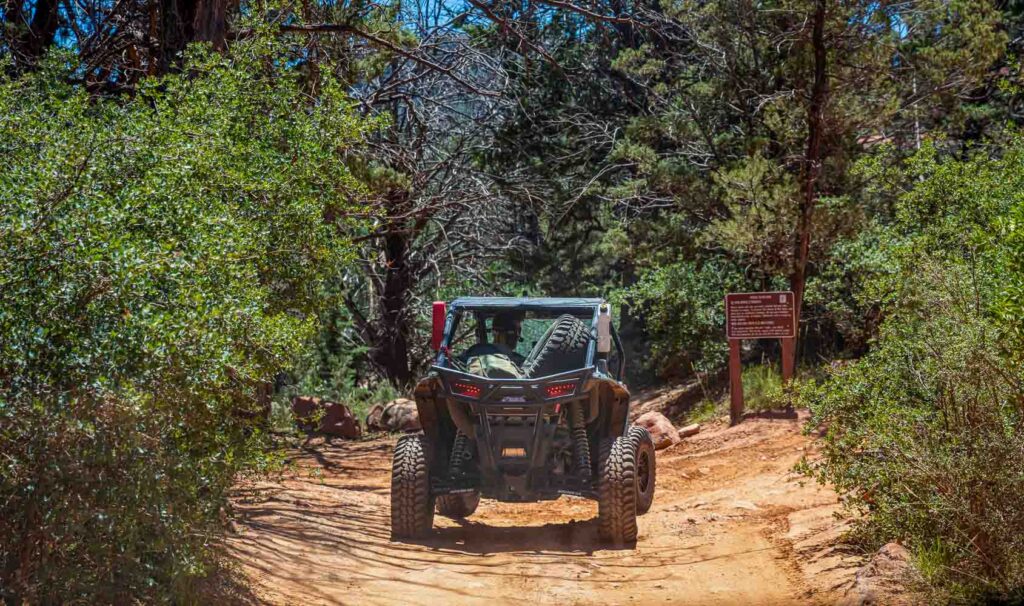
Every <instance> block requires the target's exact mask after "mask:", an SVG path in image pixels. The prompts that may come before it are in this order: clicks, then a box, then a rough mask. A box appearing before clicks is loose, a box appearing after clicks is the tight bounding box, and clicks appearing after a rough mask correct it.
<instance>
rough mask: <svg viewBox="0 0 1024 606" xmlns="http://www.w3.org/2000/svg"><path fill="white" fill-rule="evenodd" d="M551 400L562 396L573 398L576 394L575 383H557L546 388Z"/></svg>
mask: <svg viewBox="0 0 1024 606" xmlns="http://www.w3.org/2000/svg"><path fill="white" fill-rule="evenodd" d="M544 391H546V392H547V394H548V397H549V398H560V397H562V396H571V395H572V394H573V393H575V392H576V384H575V383H555V384H554V385H548V386H547V387H545V388H544Z"/></svg>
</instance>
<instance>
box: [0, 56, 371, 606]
mask: <svg viewBox="0 0 1024 606" xmlns="http://www.w3.org/2000/svg"><path fill="white" fill-rule="evenodd" d="M65 59H66V58H63V57H60V56H55V57H51V59H50V61H49V62H48V65H47V66H46V67H45V68H44V69H42V70H41V71H40V72H37V73H34V74H29V75H26V76H21V77H17V78H13V79H12V78H10V77H4V76H0V335H3V336H2V338H0V453H2V457H0V596H2V597H3V598H4V599H6V600H8V601H10V602H13V603H22V602H23V601H27V602H31V603H40V602H43V603H60V602H76V603H95V602H106V603H114V602H116V603H124V602H126V601H128V600H129V598H131V599H135V600H144V601H151V600H173V599H179V600H180V599H182V596H185V595H187V594H188V592H189V591H190V588H191V587H192V585H193V583H194V581H195V580H196V579H197V578H199V577H200V576H202V574H203V573H204V571H205V570H206V568H207V566H208V564H209V562H210V561H211V554H212V550H213V548H214V547H215V545H216V539H217V537H218V534H219V532H220V530H221V527H222V523H223V514H224V512H223V508H224V506H225V504H226V491H227V489H228V488H229V486H230V484H231V482H232V480H233V478H234V477H235V475H236V473H237V472H238V471H239V470H242V469H246V468H252V467H253V466H254V465H255V466H258V465H260V464H262V463H264V462H265V461H266V459H265V456H264V455H263V454H262V453H263V452H264V451H263V449H262V448H261V445H262V439H261V432H260V431H259V429H258V425H255V424H254V423H253V418H254V417H256V416H258V415H260V414H262V412H261V411H260V409H259V407H258V406H257V405H256V403H255V399H254V395H255V389H254V387H255V385H256V384H257V383H258V382H261V381H266V380H268V379H269V378H270V377H271V376H272V375H273V373H274V372H275V371H276V370H277V369H278V368H279V367H280V365H281V364H282V363H283V361H285V360H288V359H291V357H292V356H294V355H295V353H296V352H297V350H298V349H299V348H300V346H301V345H302V344H303V343H304V342H305V340H306V339H308V338H309V336H310V333H311V328H312V326H313V318H314V315H313V314H314V312H315V311H316V305H317V301H316V299H315V297H314V296H312V294H313V293H315V292H316V286H317V283H318V281H319V280H320V272H321V269H320V268H322V267H325V266H331V265H333V264H338V263H343V262H345V261H346V260H347V258H348V256H349V254H350V250H351V248H352V247H351V246H350V245H349V242H348V241H347V240H346V238H345V237H344V234H346V233H349V232H350V231H351V229H350V228H351V227H353V226H354V223H352V221H354V220H350V219H347V218H346V217H351V216H354V215H355V214H357V213H355V212H354V211H356V210H359V211H360V212H362V210H363V209H357V208H356V207H355V205H354V203H353V202H352V200H354V199H357V195H358V191H359V188H358V185H357V183H355V181H354V180H353V179H352V177H351V176H350V174H349V172H348V171H347V169H346V158H347V155H348V154H350V153H352V150H353V146H354V145H355V144H357V143H358V142H359V140H360V138H361V137H362V134H363V132H364V131H365V129H366V128H367V127H368V126H369V125H367V124H366V123H364V122H363V121H362V120H361V119H359V118H358V117H357V116H356V114H355V112H354V111H353V110H352V109H351V108H350V106H349V103H348V101H347V100H346V96H345V94H344V91H343V90H342V89H341V87H340V86H338V85H337V84H336V83H333V82H331V81H330V80H329V79H327V78H325V80H324V81H323V82H322V83H321V88H320V92H319V96H318V97H317V98H316V99H315V100H314V99H310V98H309V97H308V96H306V95H304V94H303V92H302V87H301V83H300V82H299V81H298V80H297V76H296V75H295V74H294V71H293V70H290V69H288V67H287V66H288V58H287V57H286V56H285V55H283V53H282V50H281V49H280V48H278V47H277V46H276V43H275V42H273V41H271V40H267V39H265V38H256V39H254V40H251V41H248V42H244V43H243V42H239V43H237V44H235V45H234V46H233V48H232V52H231V53H230V54H229V55H214V54H208V53H205V52H201V50H196V51H194V52H193V53H192V55H191V56H190V57H189V59H188V61H187V66H186V68H187V69H185V70H184V73H185V74H187V76H185V75H176V76H169V77H165V78H161V79H154V80H150V81H147V82H144V83H143V84H142V85H141V86H140V87H139V89H138V90H137V92H136V94H135V95H133V96H132V97H131V98H129V99H119V100H97V99H95V98H93V97H90V96H89V95H88V94H87V93H86V92H85V91H83V90H82V89H81V88H80V87H78V86H74V85H71V84H68V82H69V81H71V80H73V79H74V76H75V74H73V73H69V71H68V68H67V67H66V66H67V65H70V64H71V62H70V61H67V60H65ZM8 72H9V70H6V69H3V68H0V74H2V73H8Z"/></svg>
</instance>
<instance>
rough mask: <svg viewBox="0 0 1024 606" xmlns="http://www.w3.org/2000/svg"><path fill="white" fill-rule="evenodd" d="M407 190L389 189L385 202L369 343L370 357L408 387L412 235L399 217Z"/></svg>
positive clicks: (395, 380)
mask: <svg viewBox="0 0 1024 606" xmlns="http://www.w3.org/2000/svg"><path fill="white" fill-rule="evenodd" d="M408 199H409V192H407V191H392V192H390V193H389V194H388V196H387V200H386V201H385V205H386V208H387V212H388V215H389V217H388V220H389V222H390V223H391V224H390V226H389V229H388V231H386V232H384V234H383V236H382V238H383V247H382V251H381V252H382V254H383V256H384V259H383V274H384V275H383V278H382V280H381V283H380V288H381V292H380V293H379V296H380V299H379V301H378V304H379V305H380V311H379V314H377V318H376V324H377V326H376V327H375V330H374V331H373V333H374V336H375V337H376V342H374V343H370V352H369V355H370V360H371V362H372V363H373V365H374V366H376V367H377V368H378V369H379V370H380V372H381V373H382V374H383V375H384V376H385V377H386V378H387V379H388V380H389V381H391V382H392V383H393V384H394V385H396V386H399V387H405V386H408V385H409V384H410V383H411V382H412V380H413V376H412V369H411V367H410V357H409V331H410V325H411V318H410V317H409V309H408V303H409V297H410V294H411V291H412V288H413V285H414V284H413V283H414V281H415V280H414V272H415V267H413V264H412V263H410V261H409V252H410V249H411V247H412V240H413V238H415V236H416V234H415V232H414V231H413V230H408V229H405V225H404V222H403V221H402V219H401V218H400V215H402V213H403V212H405V209H406V208H407V206H408Z"/></svg>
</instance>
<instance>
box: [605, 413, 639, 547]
mask: <svg viewBox="0 0 1024 606" xmlns="http://www.w3.org/2000/svg"><path fill="white" fill-rule="evenodd" d="M636 460H637V442H636V440H634V439H632V438H631V437H630V436H629V434H628V433H627V434H626V435H623V436H619V437H618V438H606V439H604V440H602V441H601V452H600V458H599V468H598V469H599V473H600V476H599V477H598V487H597V533H598V536H599V537H600V538H601V540H604V541H610V542H612V543H615V544H629V543H635V542H636V537H637V526H636V513H637V507H636V500H637V490H636V472H637V467H636Z"/></svg>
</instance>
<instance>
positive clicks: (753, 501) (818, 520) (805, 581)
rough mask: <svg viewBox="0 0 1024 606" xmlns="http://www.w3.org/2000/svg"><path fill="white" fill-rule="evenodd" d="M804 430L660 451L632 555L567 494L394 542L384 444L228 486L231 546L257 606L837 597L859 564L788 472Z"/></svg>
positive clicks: (749, 427) (764, 425)
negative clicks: (604, 539)
mask: <svg viewBox="0 0 1024 606" xmlns="http://www.w3.org/2000/svg"><path fill="white" fill-rule="evenodd" d="M801 424H802V420H792V419H789V420H785V419H782V420H779V419H776V420H769V419H751V420H748V421H746V422H744V423H743V424H742V425H740V426H739V427H735V428H728V427H727V426H726V425H725V424H724V423H723V422H716V423H713V424H711V425H710V426H706V427H705V429H704V430H703V431H702V432H701V433H700V434H699V435H697V436H695V437H692V438H688V439H687V440H684V441H683V442H682V443H681V444H678V445H676V446H673V447H671V448H669V449H666V450H663V451H660V452H659V453H658V488H657V494H656V496H655V502H654V506H653V508H652V509H651V511H650V512H649V513H648V514H647V515H645V516H643V517H642V518H641V519H640V540H639V541H638V544H637V546H636V548H635V549H627V550H613V549H607V548H606V547H605V546H604V545H602V544H601V543H599V542H598V541H597V529H596V526H595V522H594V518H595V517H596V515H597V508H596V505H595V504H594V503H592V502H590V501H586V500H580V499H573V498H567V497H564V498H562V499H561V500H559V501H556V502H549V503H539V504H529V505H518V504H504V503H496V502H493V501H487V500H485V501H483V502H482V503H481V505H480V508H479V510H478V511H477V513H476V514H474V515H473V516H472V517H471V518H470V519H469V520H468V521H465V522H463V523H459V522H455V521H452V520H448V519H446V518H442V517H440V516H438V517H436V518H435V532H434V534H433V536H432V537H431V538H430V539H428V540H426V541H423V542H419V543H397V542H392V541H390V539H389V531H388V519H389V513H388V492H389V481H390V470H389V468H390V456H391V450H392V447H393V445H394V439H393V438H379V439H373V440H367V441H361V442H345V443H341V442H336V443H335V444H334V445H327V444H324V443H322V442H319V441H315V442H313V443H311V444H309V445H307V446H306V447H304V448H301V449H297V450H296V451H294V453H293V456H294V462H295V470H294V471H292V472H289V473H287V474H285V475H283V476H282V477H281V478H280V479H278V480H276V481H273V482H262V483H259V484H253V485H247V486H243V487H239V489H238V491H237V495H236V498H235V504H236V509H237V513H238V514H239V521H238V524H237V532H236V533H235V534H233V535H232V536H231V538H230V539H229V545H228V546H229V550H230V553H231V554H232V557H233V558H234V559H235V560H237V562H238V563H239V566H240V569H241V571H242V573H243V574H244V576H245V577H246V578H247V580H248V581H249V582H250V584H251V586H252V588H253V592H254V595H255V596H256V600H258V601H261V602H265V603H270V604H413V603H416V604H470V603H474V604H476V603H479V604H488V605H497V604H517V605H518V604H529V603H541V604H548V603H557V604H625V603H637V604H679V603H686V604H793V603H807V604H818V603H835V602H836V601H838V600H840V599H841V598H843V596H844V593H845V592H846V591H847V589H848V588H849V587H850V586H851V584H852V582H853V578H854V574H855V572H856V570H857V567H858V566H860V565H861V564H862V563H863V558H862V557H860V556H859V555H857V554H853V553H850V552H849V551H844V550H843V549H841V548H839V547H838V546H837V544H836V539H837V538H838V536H839V535H840V533H841V532H842V530H843V524H842V523H841V522H839V521H837V520H836V518H835V517H834V516H833V514H834V513H835V512H836V511H837V506H836V496H835V494H834V493H833V492H832V491H830V490H828V489H827V488H822V487H820V486H817V485H815V484H814V483H813V482H810V481H808V480H807V479H806V478H802V477H800V476H797V475H795V474H794V473H792V468H793V465H794V464H795V463H796V462H797V461H798V460H799V459H800V457H802V456H804V454H805V453H808V449H810V448H813V442H812V441H811V439H810V438H808V437H806V436H803V435H801V433H800V426H801ZM810 454H812V455H813V453H810Z"/></svg>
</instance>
